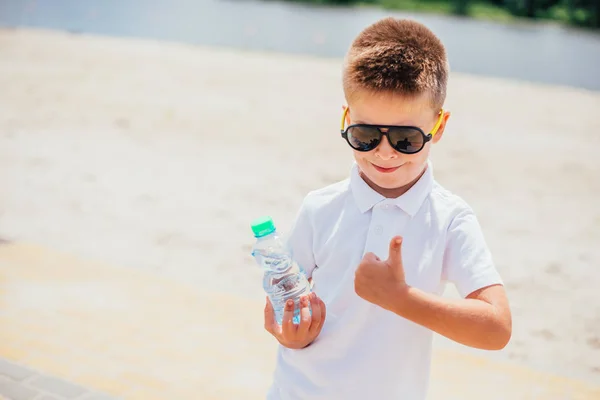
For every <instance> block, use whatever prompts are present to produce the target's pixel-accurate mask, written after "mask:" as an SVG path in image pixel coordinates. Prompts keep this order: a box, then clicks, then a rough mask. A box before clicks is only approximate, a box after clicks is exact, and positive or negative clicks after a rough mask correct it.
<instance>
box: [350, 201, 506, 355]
mask: <svg viewBox="0 0 600 400" xmlns="http://www.w3.org/2000/svg"><path fill="white" fill-rule="evenodd" d="M448 235H449V240H448V247H447V249H446V257H445V259H444V278H445V279H447V280H449V281H451V282H453V283H454V284H455V285H456V286H457V288H458V290H459V292H460V293H461V294H462V295H463V297H464V298H462V299H458V300H455V299H448V298H443V297H440V296H437V295H435V294H431V293H427V292H425V291H422V290H419V289H417V288H414V287H410V286H408V285H407V284H406V281H405V279H404V267H403V265H402V255H401V243H402V239H401V238H399V237H397V238H394V239H392V241H391V242H390V255H389V258H388V259H387V260H385V261H382V260H379V259H378V258H377V257H376V256H375V255H373V254H367V255H365V257H364V258H363V261H362V262H361V264H360V265H359V267H358V268H357V271H356V277H355V290H356V292H357V294H358V295H359V296H361V297H363V298H364V299H365V300H368V301H370V302H372V303H374V304H377V305H379V306H381V307H383V308H385V309H388V310H390V311H392V312H394V313H396V314H398V315H400V316H402V317H404V318H406V319H408V320H411V321H413V322H415V323H417V324H420V325H422V326H424V327H426V328H429V329H431V330H433V331H435V332H437V333H439V334H441V335H443V336H446V337H448V338H450V339H452V340H454V341H457V342H459V343H462V344H464V345H467V346H471V347H476V348H480V349H486V350H498V349H501V348H503V347H504V346H506V344H507V343H508V341H509V340H510V337H511V332H512V322H511V313H510V308H509V304H508V300H507V297H506V293H505V290H504V287H503V286H502V282H501V280H500V277H499V275H498V273H497V272H496V270H495V268H494V265H493V263H492V261H491V256H490V254H489V251H488V249H487V247H486V246H485V241H484V240H483V235H482V234H481V229H480V227H479V225H478V223H477V219H476V218H475V216H474V215H473V214H472V212H470V211H467V212H465V213H462V214H461V215H459V216H457V218H455V220H454V221H453V223H452V224H451V226H450V229H449V231H448Z"/></svg>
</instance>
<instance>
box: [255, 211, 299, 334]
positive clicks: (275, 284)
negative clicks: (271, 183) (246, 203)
mask: <svg viewBox="0 0 600 400" xmlns="http://www.w3.org/2000/svg"><path fill="white" fill-rule="evenodd" d="M251 226H252V231H253V232H254V237H255V238H256V242H255V243H254V246H253V247H252V256H253V257H254V259H255V260H256V262H257V263H258V265H259V266H261V267H262V269H263V271H264V278H263V288H264V290H265V292H266V293H267V296H269V299H270V300H271V304H273V310H274V311H275V319H276V320H277V323H278V324H280V325H281V321H282V319H283V309H284V306H285V303H286V301H287V300H288V299H292V300H294V323H295V324H299V323H300V297H301V296H303V295H308V294H309V293H310V284H309V283H308V279H307V278H306V274H305V272H304V270H303V269H302V267H300V266H299V265H298V263H297V262H295V261H294V260H293V258H292V255H291V253H290V251H289V249H288V248H287V246H286V245H285V243H284V240H283V239H282V238H281V236H280V235H279V234H278V232H277V230H276V229H275V225H274V223H273V220H272V219H271V218H270V217H262V218H258V219H256V220H254V221H253V222H252V225H251ZM309 309H310V303H309Z"/></svg>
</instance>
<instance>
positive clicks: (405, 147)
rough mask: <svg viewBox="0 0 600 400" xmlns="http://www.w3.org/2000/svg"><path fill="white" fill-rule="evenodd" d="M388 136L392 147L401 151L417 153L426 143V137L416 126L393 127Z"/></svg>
mask: <svg viewBox="0 0 600 400" xmlns="http://www.w3.org/2000/svg"><path fill="white" fill-rule="evenodd" d="M388 136H389V138H390V142H391V143H392V147H394V149H396V150H397V151H399V152H400V153H406V154H412V153H417V152H419V151H420V150H421V149H422V148H423V145H424V144H425V138H424V137H423V135H422V134H421V132H420V131H419V130H418V129H414V128H391V129H390V130H389V132H388Z"/></svg>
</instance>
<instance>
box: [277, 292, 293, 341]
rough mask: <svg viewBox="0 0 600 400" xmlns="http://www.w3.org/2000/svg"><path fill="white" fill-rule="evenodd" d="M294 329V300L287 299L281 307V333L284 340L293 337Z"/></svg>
mask: <svg viewBox="0 0 600 400" xmlns="http://www.w3.org/2000/svg"><path fill="white" fill-rule="evenodd" d="M296 329H297V328H296V327H295V326H294V300H292V299H289V300H288V301H286V302H285V308H284V309H283V319H282V321H281V333H282V334H283V337H284V338H285V339H286V340H292V339H294V338H295V335H296Z"/></svg>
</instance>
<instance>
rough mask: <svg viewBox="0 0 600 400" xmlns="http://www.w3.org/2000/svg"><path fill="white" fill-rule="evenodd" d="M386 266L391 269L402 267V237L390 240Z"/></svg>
mask: <svg viewBox="0 0 600 400" xmlns="http://www.w3.org/2000/svg"><path fill="white" fill-rule="evenodd" d="M388 264H389V265H390V266H392V267H401V266H402V237H400V236H395V237H394V238H392V240H390V255H389V257H388Z"/></svg>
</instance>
